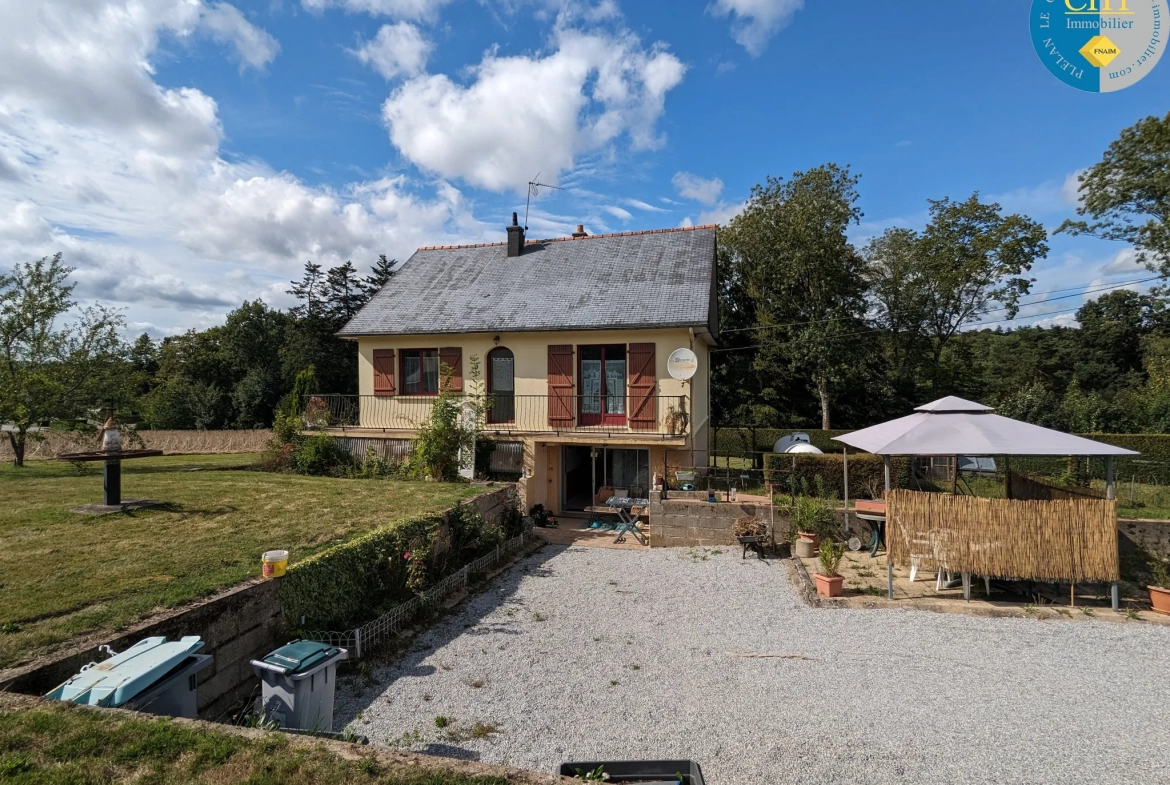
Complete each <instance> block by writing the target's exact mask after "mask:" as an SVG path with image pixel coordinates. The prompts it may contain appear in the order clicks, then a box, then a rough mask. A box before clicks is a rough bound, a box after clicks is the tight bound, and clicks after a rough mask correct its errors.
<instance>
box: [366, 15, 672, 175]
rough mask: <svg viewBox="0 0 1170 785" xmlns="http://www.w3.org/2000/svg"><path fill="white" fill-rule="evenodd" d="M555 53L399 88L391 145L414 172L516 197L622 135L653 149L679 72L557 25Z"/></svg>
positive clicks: (634, 47) (626, 43) (388, 114)
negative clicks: (532, 182) (468, 76)
mask: <svg viewBox="0 0 1170 785" xmlns="http://www.w3.org/2000/svg"><path fill="white" fill-rule="evenodd" d="M552 45H553V49H554V51H552V52H551V53H548V54H544V55H531V56H527V55H523V56H515V57H498V56H497V55H496V54H495V53H494V52H489V53H488V54H487V55H485V56H484V59H483V61H482V62H481V63H480V64H479V65H478V66H476V67H475V68H473V69H472V80H471V82H470V84H467V85H463V84H459V83H457V82H456V81H454V80H452V79H451V78H450V77H448V76H446V75H443V74H437V75H430V76H419V77H416V78H414V79H411V80H409V81H407V82H406V83H405V84H403V85H402V86H401V87H399V88H398V89H397V90H395V91H394V93H393V94H392V95H391V96H390V97H389V98H388V99H387V100H386V102H385V104H384V105H383V108H382V115H383V118H384V120H385V122H386V126H387V128H388V130H389V134H390V140H391V142H393V144H394V146H395V147H397V148H398V150H399V151H400V152H401V153H402V154H403V155H404V156H405V157H406V158H407V159H409V160H410V161H411V162H412V163H414V164H415V165H416V166H418V167H419V168H421V169H423V170H425V171H429V172H434V173H436V174H438V175H440V176H442V177H445V178H459V179H462V180H464V181H466V182H468V183H471V184H472V185H477V186H481V187H483V188H486V189H489V190H492V191H507V190H511V191H516V192H523V191H524V189H525V188H526V184H527V182H528V180H529V179H530V178H531V177H532V176H533V175H534V174H536V173H537V172H541V173H542V174H541V179H542V180H544V181H546V182H549V183H550V184H556V182H557V179H558V178H559V176H560V174H561V173H563V172H565V171H568V170H570V169H572V168H573V164H574V160H575V158H576V157H577V156H579V155H582V154H585V153H588V152H591V151H594V150H598V149H601V148H603V147H605V146H607V145H610V144H613V143H615V142H616V141H617V140H618V139H619V138H620V137H622V136H623V135H626V136H628V138H629V143H630V146H631V148H633V149H635V150H642V149H655V148H657V147H658V146H659V145H660V144H661V143H662V140H661V138H660V137H659V135H658V134H657V132H656V124H657V121H658V118H659V116H660V115H661V114H662V111H663V106H664V103H665V100H666V93H667V92H668V91H670V90H671V89H672V88H674V87H675V86H676V85H677V84H678V83H679V82H680V81H682V78H683V73H684V72H685V70H686V69H685V67H684V66H683V64H682V63H681V62H680V61H679V60H678V58H677V57H675V56H674V55H672V54H670V53H669V52H667V51H665V49H663V48H662V47H661V46H659V45H655V46H652V47H650V48H646V47H644V46H643V45H642V44H641V42H640V41H639V40H638V39H637V37H636V36H634V35H632V34H631V33H628V32H623V33H604V32H585V31H581V30H576V29H568V28H565V27H564V26H563V25H562V24H561V23H558V26H557V29H556V30H555V31H554V34H553V40H552Z"/></svg>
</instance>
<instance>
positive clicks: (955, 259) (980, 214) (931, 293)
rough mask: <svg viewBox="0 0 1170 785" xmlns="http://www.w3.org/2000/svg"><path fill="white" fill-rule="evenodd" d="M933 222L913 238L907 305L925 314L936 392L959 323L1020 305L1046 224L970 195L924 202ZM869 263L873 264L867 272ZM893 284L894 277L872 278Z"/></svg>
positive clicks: (1040, 253)
mask: <svg viewBox="0 0 1170 785" xmlns="http://www.w3.org/2000/svg"><path fill="white" fill-rule="evenodd" d="M928 201H929V203H930V222H929V223H928V224H927V225H926V229H925V230H924V231H923V232H922V234H921V235H919V236H918V237H917V240H916V241H915V242H914V244H913V249H914V253H913V255H912V257H910V262H911V267H910V270H909V271H908V272H907V283H908V282H909V281H913V285H912V286H910V287H909V288H908V289H907V296H908V297H913V298H914V300H915V302H913V303H909V304H906V305H905V306H904V308H905V310H906V312H908V313H909V314H911V315H912V316H911V319H912V320H913V319H914V318H917V316H916V315H917V314H922V315H924V316H925V321H924V323H923V330H924V331H925V335H926V337H927V338H929V340H930V361H931V379H930V381H931V384H932V387H933V388H934V392H935V393H936V394H937V393H939V392H941V390H939V387H940V382H941V379H940V375H941V374H940V372H941V368H942V355H943V352H944V350H945V349H946V348H947V345H948V343H950V341H951V340H952V339H953V338H954V337H955V335H957V334H958V333H959V331H960V330H962V329H963V328H964V327H967V326H968V325H970V324H972V323H974V322H977V321H978V320H979V319H981V318H982V317H984V316H986V315H987V314H989V313H991V312H993V311H994V312H996V313H997V314H999V315H1002V316H1003V317H1005V318H1007V319H1012V318H1014V317H1015V315H1016V313H1017V312H1018V311H1019V301H1020V297H1022V296H1023V295H1025V294H1027V293H1028V291H1029V290H1030V288H1031V286H1032V279H1030V278H1025V277H1023V273H1025V272H1027V271H1028V270H1030V269H1032V265H1033V264H1034V263H1035V262H1036V260H1037V259H1043V258H1044V257H1045V256H1046V255H1047V254H1048V245H1047V243H1046V242H1045V241H1046V240H1047V238H1048V235H1047V233H1046V232H1045V231H1044V227H1043V226H1041V225H1040V224H1039V223H1037V222H1036V221H1033V220H1032V219H1031V218H1028V217H1027V216H1024V215H1007V216H1005V215H1002V214H1001V211H1002V208H1001V207H1000V206H999V205H998V204H995V203H994V202H992V203H987V204H985V203H983V202H981V201H979V194H978V193H976V194H972V195H971V197H970V198H969V199H967V200H966V201H963V202H955V201H952V200H950V199H948V198H943V199H939V200H937V201H935V200H928ZM872 273H873V269H872V268H871V274H872ZM875 283H876V285H877V286H887V287H888V286H891V285H894V282H893V281H892V280H888V279H887V280H882V281H877V282H875Z"/></svg>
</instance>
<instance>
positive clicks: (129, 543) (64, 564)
mask: <svg viewBox="0 0 1170 785" xmlns="http://www.w3.org/2000/svg"><path fill="white" fill-rule="evenodd" d="M255 459H256V456H254V455H192V456H167V457H160V458H147V459H142V460H138V461H128V462H126V463H125V464H123V475H122V494H123V497H124V498H134V497H146V498H151V499H158V500H161V501H165V502H167V503H168V505H167V507H165V508H163V509H153V510H142V511H140V512H135V513H128V514H117V515H107V516H103V517H90V516H85V515H78V514H74V513H71V512H69V508H71V507H76V506H79V505H82V504H86V503H91V502H100V501H101V496H102V475H101V468H100V464H98V465H93V464H91V465H89V468H88V469H86V471H85V473H84V474H81V473H79V472H78V471H77V469H75V468H74V467H73V466H72V465H70V464H62V463H57V462H54V461H35V462H30V463H29V464H28V465H27V466H26V467H25V468H23V469H17V468H15V467H13V466H12V465H10V464H5V465H3V466H0V543H3V547H0V598H2V602H0V668H2V667H8V666H11V665H14V664H18V663H20V662H22V661H25V660H28V659H30V658H32V657H34V656H36V655H38V654H40V653H43V652H45V651H48V650H51V649H53V648H59V647H60V646H61V645H62V644H64V643H65V642H67V641H69V640H70V639H72V638H75V637H77V636H80V635H85V634H88V633H92V632H97V631H104V630H112V629H117V628H119V627H123V626H125V625H127V624H128V623H131V622H133V621H135V620H137V619H139V618H142V617H144V616H147V615H149V614H150V613H151V612H153V611H156V610H158V609H160V608H167V607H171V606H174V605H177V604H179V603H182V602H185V601H187V600H190V599H193V598H195V597H199V596H201V595H205V594H208V593H209V592H212V591H214V590H216V589H220V588H222V587H225V586H229V585H231V584H234V583H237V582H239V581H241V580H243V579H245V578H248V577H251V576H254V575H258V574H259V571H260V555H261V554H262V553H263V552H264V551H265V550H268V549H271V548H285V549H287V550H289V551H290V553H291V556H290V561H291V562H292V563H294V564H295V563H296V562H297V561H299V560H301V559H304V558H306V557H307V556H309V555H311V554H313V553H315V552H317V551H320V550H322V549H324V548H326V547H328V546H329V545H332V544H334V543H337V542H340V541H343V540H345V539H348V538H350V537H352V536H353V535H354V534H356V533H359V532H363V531H367V530H369V529H372V528H375V527H377V526H380V525H382V524H385V523H388V522H391V521H394V520H397V519H399V518H402V517H405V516H409V515H413V514H416V513H420V512H424V511H431V510H440V509H443V508H446V507H449V506H451V505H452V504H454V503H455V502H456V501H458V500H459V499H463V498H467V497H469V496H472V495H474V494H475V493H476V492H477V489H476V488H474V487H473V486H470V485H465V484H438V483H424V482H399V481H395V480H339V479H332V478H323V477H299V476H292V475H283V474H269V473H265V472H258V471H249V470H248V468H247V467H248V466H250V465H251V464H252V463H253V462H254V461H255ZM197 467H202V469H203V470H202V471H192V469H195V468H197Z"/></svg>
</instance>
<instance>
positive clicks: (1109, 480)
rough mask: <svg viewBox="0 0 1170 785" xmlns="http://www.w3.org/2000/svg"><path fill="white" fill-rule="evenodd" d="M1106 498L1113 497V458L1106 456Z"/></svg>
mask: <svg viewBox="0 0 1170 785" xmlns="http://www.w3.org/2000/svg"><path fill="white" fill-rule="evenodd" d="M1105 498H1106V499H1112V498H1114V496H1113V456H1112V455H1106V456H1105Z"/></svg>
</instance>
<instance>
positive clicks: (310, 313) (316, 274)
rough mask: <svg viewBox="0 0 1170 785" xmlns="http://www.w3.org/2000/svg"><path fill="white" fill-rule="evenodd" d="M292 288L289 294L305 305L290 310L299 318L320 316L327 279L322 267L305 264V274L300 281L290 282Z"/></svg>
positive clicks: (310, 263) (311, 263)
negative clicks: (322, 272)
mask: <svg viewBox="0 0 1170 785" xmlns="http://www.w3.org/2000/svg"><path fill="white" fill-rule="evenodd" d="M290 283H291V284H292V288H291V289H288V290H287V292H288V293H289V294H291V295H292V296H293V297H296V298H297V299H298V300H300V301H301V302H302V303H303V305H298V306H296V307H295V308H292V309H290V310H291V311H292V313H293V315H294V316H296V317H297V318H309V319H312V318H314V317H316V316H319V315H320V312H321V303H322V300H323V299H324V288H325V277H324V276H323V275H322V274H321V265H319V264H314V263H313V262H305V274H304V276H302V277H301V280H299V281H290Z"/></svg>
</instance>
